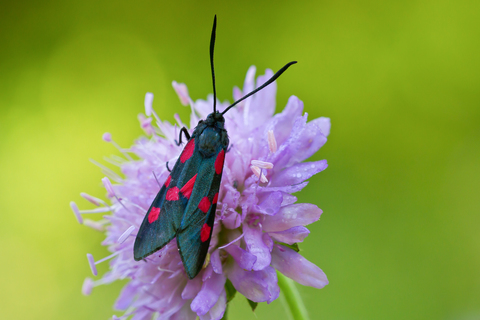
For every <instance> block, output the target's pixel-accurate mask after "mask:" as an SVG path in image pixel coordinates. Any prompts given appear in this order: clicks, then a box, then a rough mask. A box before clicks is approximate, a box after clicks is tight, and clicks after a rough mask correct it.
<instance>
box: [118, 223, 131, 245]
mask: <svg viewBox="0 0 480 320" xmlns="http://www.w3.org/2000/svg"><path fill="white" fill-rule="evenodd" d="M133 230H135V226H130V227H129V228H128V229H127V230H125V232H124V233H122V235H121V236H120V237H119V238H118V240H117V243H124V242H125V240H127V238H128V237H129V236H130V235H131V234H132V232H133Z"/></svg>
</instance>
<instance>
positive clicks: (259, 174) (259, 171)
mask: <svg viewBox="0 0 480 320" xmlns="http://www.w3.org/2000/svg"><path fill="white" fill-rule="evenodd" d="M250 169H252V172H253V173H254V174H255V175H256V176H257V178H260V181H261V182H263V183H265V182H268V179H267V177H265V175H264V174H263V172H262V169H260V168H259V167H257V166H250Z"/></svg>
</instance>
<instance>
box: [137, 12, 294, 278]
mask: <svg viewBox="0 0 480 320" xmlns="http://www.w3.org/2000/svg"><path fill="white" fill-rule="evenodd" d="M216 27H217V16H215V18H214V20H213V28H212V34H211V38H210V67H211V71H212V82H213V112H212V113H210V114H209V115H208V116H207V118H206V119H205V120H200V121H199V122H198V124H197V126H196V127H195V129H194V131H193V134H192V135H191V136H190V135H189V133H188V130H187V128H185V127H183V128H182V129H181V130H180V134H179V138H178V142H177V141H175V142H176V144H177V145H180V144H181V143H182V134H183V136H185V138H186V140H187V144H186V145H185V148H184V149H183V151H182V153H181V155H180V157H179V158H178V160H177V162H176V163H175V165H174V167H173V169H172V170H171V171H170V170H169V171H170V175H169V176H168V178H167V180H166V181H165V183H164V184H163V185H162V187H161V188H160V191H159V192H158V194H157V196H156V197H155V199H154V200H153V202H152V204H151V206H150V208H149V209H148V211H147V213H146V215H145V218H144V219H143V222H142V225H141V226H140V229H139V230H138V233H137V237H136V239H135V244H134V247H133V254H134V258H135V260H137V261H139V260H142V259H145V258H146V257H148V256H149V255H151V254H153V253H154V252H156V251H158V250H160V249H162V248H163V247H164V246H165V245H166V244H167V243H169V242H170V241H171V240H172V239H173V238H176V239H177V246H178V250H179V252H180V257H181V259H182V262H183V266H184V268H185V271H186V273H187V276H188V278H190V279H193V278H195V276H197V274H198V273H199V272H200V271H201V270H202V267H203V265H204V262H205V258H206V256H207V253H208V247H209V245H210V239H211V237H212V229H213V224H214V222H215V211H216V209H217V201H218V193H219V188H220V182H221V180H222V173H223V164H224V161H225V153H226V152H228V146H229V139H228V134H227V130H225V118H224V114H225V113H226V112H227V111H228V110H230V109H231V108H233V107H234V106H235V105H237V104H238V103H239V102H241V101H243V100H245V99H246V98H248V97H250V96H251V95H253V94H255V93H256V92H258V91H260V90H262V89H263V88H265V87H266V86H268V85H269V84H271V83H272V82H273V81H275V80H276V79H277V78H278V77H279V76H280V75H281V74H282V73H283V72H285V70H287V68H288V67H290V66H291V65H292V64H294V63H296V61H292V62H290V63H288V64H286V65H285V66H284V67H283V68H281V69H280V70H279V71H278V72H277V73H276V74H274V75H273V76H272V77H271V78H270V79H269V80H268V81H267V82H265V83H264V84H263V85H262V86H260V87H258V88H257V89H255V90H253V91H252V92H250V93H248V94H247V95H245V96H243V97H242V98H241V99H239V100H237V101H235V102H234V103H233V104H231V105H230V106H229V107H227V108H226V109H225V110H224V111H223V112H219V111H217V109H216V101H217V93H216V89H215V71H214V65H213V52H214V47H215V37H216ZM167 169H168V165H167Z"/></svg>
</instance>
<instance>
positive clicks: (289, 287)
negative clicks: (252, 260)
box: [277, 272, 310, 320]
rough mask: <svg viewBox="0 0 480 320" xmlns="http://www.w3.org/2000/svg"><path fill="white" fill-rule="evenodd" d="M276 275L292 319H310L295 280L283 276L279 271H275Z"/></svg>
mask: <svg viewBox="0 0 480 320" xmlns="http://www.w3.org/2000/svg"><path fill="white" fill-rule="evenodd" d="M277 277H278V285H279V286H280V290H281V292H282V293H283V295H284V296H285V300H286V301H287V305H288V307H287V306H285V308H288V310H289V311H290V312H291V314H292V316H293V319H294V320H310V318H309V317H308V312H307V309H306V308H305V305H304V304H303V301H302V297H301V296H300V293H299V292H298V290H297V288H296V287H295V282H293V280H291V279H290V278H287V277H285V276H284V275H283V274H281V273H280V272H277Z"/></svg>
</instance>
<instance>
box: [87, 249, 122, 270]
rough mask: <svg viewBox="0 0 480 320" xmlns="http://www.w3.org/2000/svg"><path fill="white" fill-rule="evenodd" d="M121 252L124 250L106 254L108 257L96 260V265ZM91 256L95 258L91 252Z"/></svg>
mask: <svg viewBox="0 0 480 320" xmlns="http://www.w3.org/2000/svg"><path fill="white" fill-rule="evenodd" d="M120 252H122V251H117V252H114V253H112V254H111V255H109V256H106V257H105V258H103V259H100V260H98V261H95V265H97V264H99V263H102V262H103V261H107V260H108V259H112V258H113V257H115V256H117V255H118V254H119V253H120ZM90 256H91V257H92V259H93V256H92V255H91V254H90ZM95 269H96V268H95Z"/></svg>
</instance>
